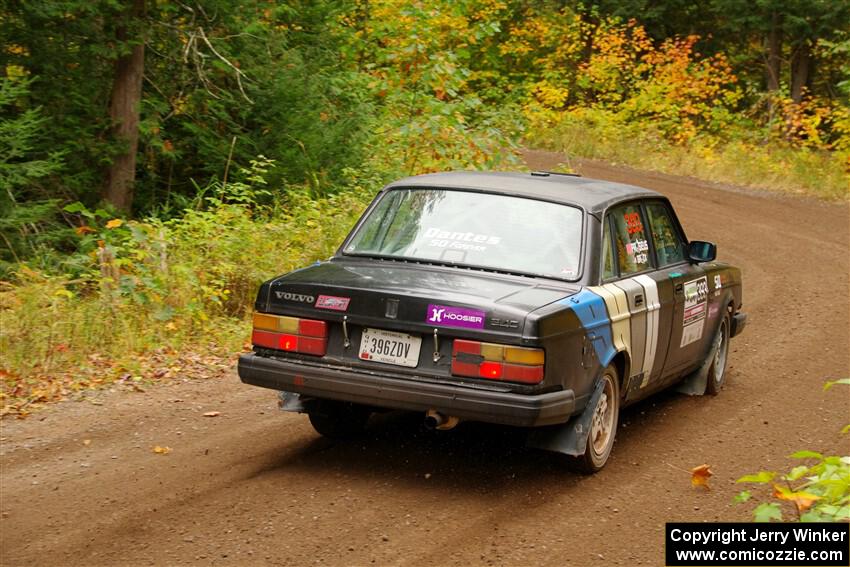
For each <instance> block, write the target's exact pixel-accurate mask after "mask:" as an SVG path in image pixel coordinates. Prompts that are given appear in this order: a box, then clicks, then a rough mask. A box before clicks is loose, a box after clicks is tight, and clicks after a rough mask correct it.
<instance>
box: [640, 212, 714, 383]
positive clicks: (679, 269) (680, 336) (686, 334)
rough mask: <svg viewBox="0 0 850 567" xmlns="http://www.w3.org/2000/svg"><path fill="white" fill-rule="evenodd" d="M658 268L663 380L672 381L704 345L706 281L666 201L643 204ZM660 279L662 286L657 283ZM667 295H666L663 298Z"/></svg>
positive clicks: (690, 365)
mask: <svg viewBox="0 0 850 567" xmlns="http://www.w3.org/2000/svg"><path fill="white" fill-rule="evenodd" d="M644 210H645V212H646V216H647V220H648V221H649V228H650V235H651V241H652V248H653V250H654V252H655V256H656V259H655V261H656V262H657V265H658V271H657V273H656V274H655V276H654V277H655V278H656V280H657V281H659V286H660V287H659V289H662V290H663V291H662V294H663V295H665V297H664V298H663V299H662V303H663V304H664V305H668V306H670V307H672V309H670V312H671V313H672V317H671V319H670V330H669V343H668V346H667V352H666V356H665V357H664V363H663V374H664V378H663V382H665V383H666V382H669V381H671V380H674V379H675V378H676V377H677V376H678V375H680V374H681V373H682V372H684V371H687V370H689V369H690V368H692V367H693V366H694V365H695V364H697V363H698V362H699V359H700V357H701V356H702V352H703V345H704V344H705V335H706V333H705V325H706V318H707V310H708V282H707V278H706V274H705V271H704V270H703V269H702V267H700V266H699V265H698V264H692V263H691V262H690V261H689V260H688V256H687V241H686V239H685V235H684V233H683V231H682V229H681V226H680V225H679V222H678V221H677V219H676V216H675V214H674V213H673V210H672V208H671V207H670V204H669V203H667V202H666V201H662V200H651V201H647V202H645V203H644ZM661 281H664V282H665V283H664V285H661ZM667 294H670V296H669V297H666V296H667Z"/></svg>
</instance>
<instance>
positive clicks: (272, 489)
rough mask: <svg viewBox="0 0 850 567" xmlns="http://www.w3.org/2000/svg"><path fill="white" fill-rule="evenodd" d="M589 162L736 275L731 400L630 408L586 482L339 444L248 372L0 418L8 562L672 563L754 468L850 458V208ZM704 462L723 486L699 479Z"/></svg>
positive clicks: (410, 430)
mask: <svg viewBox="0 0 850 567" xmlns="http://www.w3.org/2000/svg"><path fill="white" fill-rule="evenodd" d="M526 159H527V160H528V162H529V165H531V166H532V167H533V168H547V167H552V166H553V165H554V164H555V163H557V162H558V161H559V159H560V156H558V155H557V154H553V153H548V152H529V153H528V154H527V156H526ZM579 169H580V171H581V172H582V173H583V174H584V175H586V176H588V177H597V178H603V179H610V180H614V181H623V182H629V183H633V184H637V185H642V186H645V187H649V188H652V189H656V190H659V191H661V192H662V193H665V194H666V195H668V196H669V197H670V198H671V200H672V201H673V204H674V206H675V207H676V210H677V211H678V212H679V215H680V217H681V219H682V221H683V224H684V226H685V228H686V230H687V233H688V236H689V237H691V238H694V239H704V240H713V241H715V242H717V244H718V250H719V258H720V259H721V260H725V261H729V262H731V263H733V264H736V265H738V266H740V267H741V268H742V269H743V272H744V286H745V287H744V309H745V310H746V311H747V312H748V313H749V317H750V319H749V324H748V327H747V329H746V331H745V332H744V334H743V335H741V336H740V337H738V338H736V339H734V340H733V341H732V348H731V369H730V373H729V375H728V379H727V385H726V387H725V389H724V391H723V392H722V393H721V394H720V396H718V397H716V398H701V397H686V396H682V395H678V394H675V393H664V394H661V395H658V396H655V397H653V398H651V399H650V400H647V401H645V402H643V403H641V404H639V405H637V406H633V407H631V408H629V409H628V410H626V411H625V413H624V415H623V416H622V421H623V423H622V425H621V427H620V430H619V433H618V437H617V444H616V446H615V448H614V453H613V456H612V458H611V461H610V462H609V464H608V466H607V467H606V468H605V469H604V470H603V471H602V472H600V473H599V474H597V475H595V476H592V477H583V476H578V475H576V474H573V473H571V472H568V471H566V470H565V469H564V468H563V467H562V466H561V464H562V463H561V462H560V461H559V460H558V459H557V458H554V457H552V456H550V455H548V454H545V453H540V452H535V451H532V450H529V449H525V448H524V447H523V445H522V437H521V435H519V433H518V432H517V431H515V430H511V429H509V428H502V427H494V426H486V425H480V424H472V423H467V424H461V426H459V427H458V428H456V429H455V430H453V431H451V432H445V433H443V432H427V431H424V430H423V429H422V427H421V417H417V416H410V415H405V414H387V415H383V416H380V417H379V418H377V419H375V420H374V421H373V422H372V424H371V425H370V428H369V431H368V434H367V435H366V436H365V437H364V438H363V439H360V440H358V441H355V442H349V443H334V442H330V441H327V440H324V439H322V438H320V437H319V436H318V435H317V434H316V433H314V432H313V429H312V428H311V427H310V425H309V423H308V420H307V418H306V417H305V416H300V415H292V414H284V413H281V412H279V411H277V409H276V398H275V395H274V393H273V392H271V391H267V390H261V389H259V388H254V387H249V386H245V385H242V384H241V383H240V382H239V381H238V379H237V377H236V375H235V373H232V374H230V375H227V376H225V377H224V378H216V379H209V380H196V381H185V382H179V381H178V382H174V383H169V384H164V385H162V386H157V387H154V388H151V389H149V390H148V391H147V392H145V393H139V392H124V391H115V392H109V391H105V392H103V393H101V394H98V395H97V403H98V404H99V405H96V404H93V403H87V402H64V403H60V404H56V405H54V406H52V407H49V408H47V409H46V410H43V411H41V412H38V413H36V414H34V415H32V416H30V417H29V418H28V419H25V420H14V419H7V420H4V421H3V422H2V423H0V427H2V432H0V464H2V470H1V471H0V515H1V516H2V519H0V564H2V565H51V566H53V565H184V564H193V565H251V564H257V565H259V564H277V565H367V566H368V565H411V566H417V567H420V566H430V565H479V564H482V565H552V566H558V567H564V566H571V565H576V566H587V565H589V566H592V565H600V566H603V565H606V566H607V565H629V566H632V565H663V535H664V523H665V522H667V521H702V520H709V521H714V520H728V521H746V520H748V519H749V509H750V507H749V506H741V505H734V504H732V503H731V500H732V497H733V495H734V494H736V493H737V491H738V490H739V489H740V488H741V487H740V485H736V484H735V483H734V480H735V479H736V478H738V477H739V476H741V475H743V474H746V473H749V472H756V471H758V470H760V469H782V468H786V467H788V465H789V463H790V460H789V459H788V458H787V455H789V454H790V453H792V452H794V451H796V450H798V449H803V448H809V449H816V450H819V451H823V452H828V453H833V454H834V453H838V452H840V454H844V455H847V454H850V446H848V445H850V442H848V437H847V436H844V437H843V438H842V437H841V436H840V435H839V433H838V431H839V429H840V428H841V426H842V425H843V424H845V423H847V422H848V419H850V403H848V402H850V396H848V395H847V392H846V390H843V391H842V390H839V389H833V390H832V391H830V392H823V391H822V384H823V382H824V381H825V380H827V379H835V378H838V377H842V376H847V375H848V374H850V360H848V345H850V336H848V335H850V299H848V298H849V297H850V290H848V275H850V266H848V256H850V255H848V251H850V226H849V225H850V211H848V206H847V204H827V203H822V202H819V201H815V200H811V199H807V198H804V197H796V196H781V195H774V194H764V193H758V192H752V191H745V190H738V189H734V188H729V187H720V186H715V185H711V184H704V183H701V182H696V181H694V180H690V179H682V178H675V177H670V176H665V175H660V174H651V173H645V172H638V171H633V170H628V169H625V168H619V167H614V166H610V165H604V164H598V163H590V162H584V163H581V164H580V166H579ZM270 275H271V274H270ZM211 411H217V412H220V415H218V416H216V417H204V416H203V414H204V413H205V412H211ZM154 446H167V447H169V448H171V452H169V453H167V454H157V453H154V452H153V451H152V447H154ZM703 463H707V464H710V465H711V468H712V470H713V471H714V477H713V478H712V479H711V485H712V489H711V490H710V491H705V490H697V489H694V488H692V487H691V485H690V477H689V475H688V473H687V472H686V470H687V469H690V468H692V467H695V466H697V465H701V464H703Z"/></svg>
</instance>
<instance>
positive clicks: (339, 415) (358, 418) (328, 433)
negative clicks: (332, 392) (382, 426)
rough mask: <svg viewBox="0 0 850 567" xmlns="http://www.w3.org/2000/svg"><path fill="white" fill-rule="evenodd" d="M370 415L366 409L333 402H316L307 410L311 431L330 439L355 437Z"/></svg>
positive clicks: (355, 405) (361, 430) (350, 404)
mask: <svg viewBox="0 0 850 567" xmlns="http://www.w3.org/2000/svg"><path fill="white" fill-rule="evenodd" d="M371 414H372V412H371V411H370V410H369V408H367V407H364V406H361V405H357V404H352V403H348V402H337V401H333V400H316V401H315V402H314V403H312V404H310V407H309V409H308V415H309V416H310V424H311V425H312V426H313V429H315V430H316V431H317V432H319V433H320V434H322V435H323V436H325V437H329V438H331V439H353V438H354V437H357V436H358V435H360V434H361V433H363V430H364V429H365V428H366V422H367V421H368V420H369V416H370V415H371Z"/></svg>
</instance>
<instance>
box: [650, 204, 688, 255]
mask: <svg viewBox="0 0 850 567" xmlns="http://www.w3.org/2000/svg"><path fill="white" fill-rule="evenodd" d="M646 212H647V216H649V227H650V232H652V242H653V243H654V244H655V254H656V256H658V265H659V266H660V267H664V266H669V265H671V264H676V263H679V262H682V261H683V260H684V259H685V243H684V241H683V240H682V237H681V236H680V235H679V231H678V229H677V228H676V223H675V221H674V220H673V217H672V215H671V213H670V209H669V208H667V206H666V205H665V204H664V203H648V204H647V205H646Z"/></svg>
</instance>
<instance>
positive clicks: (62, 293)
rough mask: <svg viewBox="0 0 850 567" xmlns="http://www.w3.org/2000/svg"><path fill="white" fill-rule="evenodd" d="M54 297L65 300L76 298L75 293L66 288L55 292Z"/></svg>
mask: <svg viewBox="0 0 850 567" xmlns="http://www.w3.org/2000/svg"><path fill="white" fill-rule="evenodd" d="M53 295H54V296H56V297H64V298H65V299H73V298H74V294H73V292H71V291H69V290H67V289H65V288H64V287H63V288H59V289H57V290H56V291H55V292H53Z"/></svg>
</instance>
